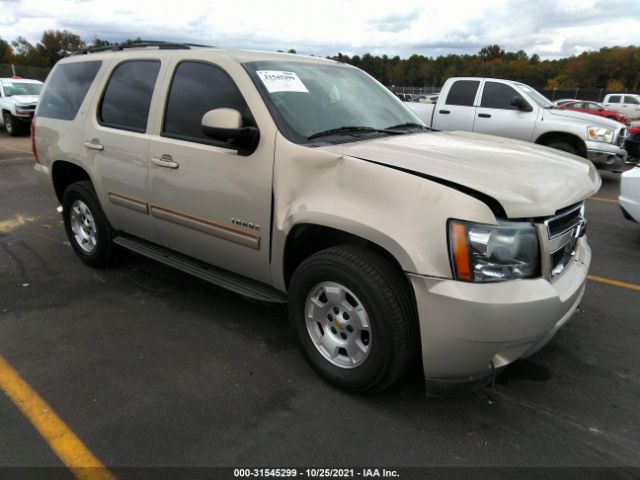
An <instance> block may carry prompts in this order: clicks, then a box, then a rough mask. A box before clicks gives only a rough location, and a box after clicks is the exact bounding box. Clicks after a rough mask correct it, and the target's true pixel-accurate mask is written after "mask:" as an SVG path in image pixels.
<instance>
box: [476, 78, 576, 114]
mask: <svg viewBox="0 0 640 480" xmlns="http://www.w3.org/2000/svg"><path fill="white" fill-rule="evenodd" d="M517 96H520V95H518V92H516V91H515V90H514V89H513V88H511V87H510V86H509V85H505V84H504V83H497V82H486V83H485V84H484V89H483V91H482V102H481V103H480V106H481V107H484V108H501V109H503V110H517V108H516V107H514V106H513V105H511V101H512V100H513V97H517ZM573 108H581V106H577V105H576V106H573Z"/></svg>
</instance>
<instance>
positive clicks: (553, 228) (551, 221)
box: [544, 202, 584, 240]
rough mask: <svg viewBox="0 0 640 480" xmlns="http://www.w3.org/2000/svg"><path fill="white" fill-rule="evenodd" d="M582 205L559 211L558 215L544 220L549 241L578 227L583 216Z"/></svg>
mask: <svg viewBox="0 0 640 480" xmlns="http://www.w3.org/2000/svg"><path fill="white" fill-rule="evenodd" d="M583 208H584V203H582V202H581V203H579V204H577V205H573V206H571V207H569V208H566V209H564V210H561V211H560V213H558V214H557V215H555V216H554V217H550V218H548V219H547V220H545V222H544V224H545V225H546V227H547V233H548V234H549V240H552V239H554V238H556V237H559V236H560V235H563V234H564V233H567V232H568V231H569V230H571V229H573V228H574V227H575V226H576V225H578V224H579V223H580V222H581V220H583V219H584V215H583Z"/></svg>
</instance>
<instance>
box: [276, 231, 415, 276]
mask: <svg viewBox="0 0 640 480" xmlns="http://www.w3.org/2000/svg"><path fill="white" fill-rule="evenodd" d="M338 245H353V246H358V247H362V248H366V249H368V250H371V251H374V252H376V253H377V254H378V255H380V256H382V257H383V258H385V259H387V260H388V261H389V262H390V263H391V264H392V265H393V266H394V267H396V268H397V269H398V270H399V271H400V272H402V271H403V270H402V267H401V266H400V264H399V263H398V261H397V260H396V258H395V257H394V256H393V255H391V253H389V252H388V251H387V250H386V249H384V248H383V247H381V246H379V245H378V244H376V243H373V242H370V241H369V240H367V239H365V238H362V237H359V236H357V235H354V234H352V233H348V232H345V231H343V230H338V229H335V228H331V227H325V226H321V225H313V224H304V225H296V226H295V227H294V228H293V230H292V231H291V232H290V233H289V235H288V237H287V241H286V244H285V250H284V281H285V285H286V286H287V288H288V287H289V280H290V279H291V276H292V275H293V272H294V271H295V269H296V268H297V267H298V265H300V263H302V262H303V261H304V259H306V258H308V257H309V256H311V255H313V254H314V253H316V252H319V251H320V250H324V249H326V248H331V247H335V246H338Z"/></svg>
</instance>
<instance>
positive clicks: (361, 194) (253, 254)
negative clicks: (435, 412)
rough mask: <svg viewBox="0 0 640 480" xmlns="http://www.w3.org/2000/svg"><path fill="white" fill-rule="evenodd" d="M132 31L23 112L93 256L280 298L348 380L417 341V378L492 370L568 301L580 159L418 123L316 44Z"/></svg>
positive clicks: (75, 243)
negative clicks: (215, 40) (145, 262)
mask: <svg viewBox="0 0 640 480" xmlns="http://www.w3.org/2000/svg"><path fill="white" fill-rule="evenodd" d="M132 47H134V46H131V45H130V46H128V47H127V48H124V47H116V48H114V49H113V51H83V52H79V54H77V55H72V56H70V57H68V58H65V59H63V60H61V61H60V62H58V64H57V65H56V66H55V68H54V69H53V71H52V72H51V74H50V75H49V78H48V79H47V82H46V85H45V88H44V92H43V96H42V99H41V102H40V105H39V107H38V110H37V112H36V117H35V120H34V122H33V125H32V130H33V144H34V154H35V157H36V165H35V170H36V172H37V176H38V177H39V179H40V181H41V183H42V185H43V186H44V188H46V189H48V190H49V192H50V193H51V195H52V197H53V198H55V200H56V201H57V202H58V203H59V204H60V205H61V206H62V209H61V210H62V214H63V217H64V224H65V228H66V232H67V234H68V236H69V240H70V242H71V245H72V247H73V249H74V250H75V253H76V254H77V255H78V256H79V257H80V258H81V259H82V260H83V261H84V262H85V263H87V264H88V265H91V266H95V267H102V266H105V265H107V264H108V262H109V260H110V259H111V258H112V257H113V256H114V255H115V254H116V253H117V250H116V249H115V248H114V245H117V246H120V247H124V248H126V249H130V250H132V251H134V252H137V253H139V254H141V255H145V256H148V257H151V258H153V259H156V260H158V261H160V262H163V263H165V264H167V265H170V266H172V267H174V268H177V269H179V270H182V271H185V272H189V273H191V274H193V275H196V276H198V277H200V278H202V279H204V280H207V281H209V282H212V283H214V284H217V285H218V286H220V287H223V288H226V289H229V290H232V291H235V292H237V293H239V294H242V295H244V296H247V297H252V298H253V299H259V300H262V301H273V302H288V307H289V316H290V321H291V324H292V328H293V329H294V330H295V332H296V334H297V338H298V339H299V343H300V347H301V350H302V353H303V354H304V356H305V357H306V359H307V360H308V361H309V363H310V364H311V365H312V367H313V368H314V369H315V370H316V371H317V372H318V373H319V374H320V375H321V376H322V377H324V378H325V379H326V380H328V381H329V382H331V383H333V384H334V385H337V386H339V387H341V388H344V389H346V390H349V391H352V392H361V393H373V392H377V391H380V390H382V389H384V388H386V387H388V386H389V385H391V384H392V383H393V382H394V381H396V380H397V379H399V378H400V377H401V376H402V375H403V374H404V373H405V372H406V371H407V369H408V368H409V367H410V366H411V365H412V363H413V362H414V361H415V360H417V358H418V357H420V358H421V361H422V366H423V371H424V376H425V378H426V380H427V383H426V384H427V391H428V392H429V393H439V392H443V391H449V389H451V388H455V387H460V386H470V385H481V384H485V383H486V382H487V381H488V380H489V379H490V378H491V376H492V375H495V372H496V371H498V370H499V369H500V368H501V367H504V366H505V365H507V364H509V363H511V362H513V361H514V360H516V359H519V358H523V357H527V356H529V355H532V354H533V353H535V352H536V351H537V350H538V349H540V348H541V347H542V346H544V345H545V344H546V343H547V342H549V340H550V339H551V338H552V337H553V336H554V334H555V333H556V331H557V330H558V329H559V328H560V327H561V326H562V325H563V324H564V323H565V322H566V321H567V320H568V319H569V318H570V317H571V316H572V314H573V313H574V311H575V310H576V308H577V306H578V304H579V303H580V300H581V298H582V295H583V293H584V289H585V281H586V276H587V270H588V268H589V263H590V260H591V250H590V248H589V246H588V245H587V241H586V237H585V236H584V229H585V220H584V200H585V198H586V197H587V196H589V195H592V194H593V193H595V192H596V191H597V190H598V188H599V186H600V177H599V176H598V173H597V172H596V170H595V168H594V166H593V165H592V164H591V163H590V162H589V161H587V160H584V159H581V158H579V157H577V156H573V155H571V154H568V153H565V152H560V151H558V150H553V149H550V148H547V147H542V146H536V145H533V144H530V143H525V142H520V141H515V140H510V139H505V138H498V137H491V136H485V135H480V134H474V133H468V132H447V133H445V132H438V131H433V130H430V129H428V128H426V127H425V126H424V124H423V123H422V122H421V121H420V120H419V119H418V118H417V117H416V116H415V115H414V114H413V113H412V112H411V111H410V110H409V109H408V108H407V107H406V106H404V105H403V104H402V102H401V101H400V100H398V99H397V98H396V97H394V95H393V94H392V93H391V92H389V91H388V90H387V89H385V88H384V87H383V86H382V85H380V84H379V83H378V82H376V81H375V80H374V79H373V78H371V77H370V76H368V75H367V74H366V73H364V72H362V71H361V70H359V69H357V68H354V67H351V66H349V65H345V64H341V63H337V62H333V61H329V60H324V59H319V58H313V57H305V56H299V55H287V54H272V53H260V52H249V51H236V50H220V49H215V48H201V47H196V46H190V45H182V44H156V45H153V44H151V45H149V44H141V45H138V46H137V47H136V48H132ZM176 321H179V319H176Z"/></svg>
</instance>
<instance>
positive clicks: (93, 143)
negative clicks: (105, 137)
mask: <svg viewBox="0 0 640 480" xmlns="http://www.w3.org/2000/svg"><path fill="white" fill-rule="evenodd" d="M84 146H85V147H87V148H88V149H89V150H98V151H100V150H104V145H102V144H101V143H100V140H98V139H97V138H94V139H92V140H87V141H86V142H84Z"/></svg>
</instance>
